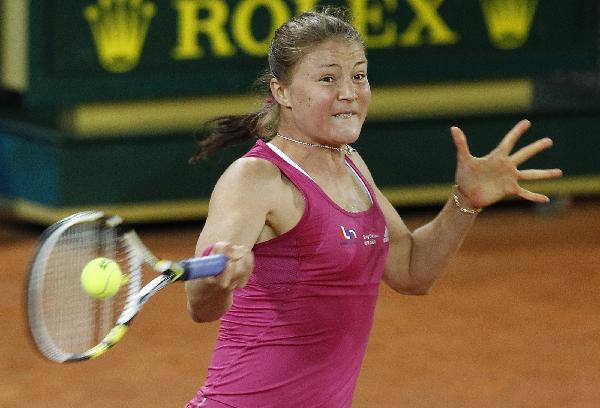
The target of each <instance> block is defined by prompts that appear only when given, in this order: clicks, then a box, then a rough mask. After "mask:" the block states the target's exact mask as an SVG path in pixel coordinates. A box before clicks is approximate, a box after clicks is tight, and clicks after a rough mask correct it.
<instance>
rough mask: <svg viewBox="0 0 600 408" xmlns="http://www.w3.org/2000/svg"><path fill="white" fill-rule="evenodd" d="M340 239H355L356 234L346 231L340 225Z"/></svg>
mask: <svg viewBox="0 0 600 408" xmlns="http://www.w3.org/2000/svg"><path fill="white" fill-rule="evenodd" d="M340 237H341V238H342V239H343V240H346V241H348V240H351V239H356V232H355V231H354V230H353V229H350V228H348V229H346V228H345V227H344V226H343V225H340Z"/></svg>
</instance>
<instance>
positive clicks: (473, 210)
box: [452, 184, 483, 214]
mask: <svg viewBox="0 0 600 408" xmlns="http://www.w3.org/2000/svg"><path fill="white" fill-rule="evenodd" d="M457 189H458V184H455V185H454V186H453V187H452V198H453V199H454V204H456V206H457V207H458V209H459V210H460V211H461V212H464V213H465V214H479V213H480V212H481V211H483V209H482V208H465V207H463V206H462V205H460V201H458V195H456V190H457Z"/></svg>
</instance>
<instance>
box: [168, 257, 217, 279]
mask: <svg viewBox="0 0 600 408" xmlns="http://www.w3.org/2000/svg"><path fill="white" fill-rule="evenodd" d="M226 263H227V257H226V256H225V255H209V256H200V257H197V258H190V259H185V260H183V261H179V262H178V264H179V265H180V266H182V267H183V269H184V272H183V276H182V277H181V280H184V281H186V280H191V279H198V278H206V277H207V276H215V275H218V274H220V273H221V272H223V269H225V264H226Z"/></svg>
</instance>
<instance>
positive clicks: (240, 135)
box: [190, 6, 364, 163]
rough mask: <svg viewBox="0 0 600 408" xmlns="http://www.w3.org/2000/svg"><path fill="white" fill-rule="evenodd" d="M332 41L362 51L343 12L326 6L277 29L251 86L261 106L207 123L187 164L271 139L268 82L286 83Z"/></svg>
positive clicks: (274, 106)
mask: <svg viewBox="0 0 600 408" xmlns="http://www.w3.org/2000/svg"><path fill="white" fill-rule="evenodd" d="M336 37H339V38H343V39H347V40H352V41H356V42H357V43H359V44H361V46H362V47H363V48H364V43H363V41H362V39H361V37H360V34H359V33H358V31H357V30H356V28H354V27H353V26H352V25H351V24H350V23H349V22H348V19H347V12H346V10H345V9H343V8H337V7H331V6H329V7H326V8H323V9H321V10H320V11H309V12H305V13H302V14H299V15H298V16H296V17H294V18H292V19H291V20H290V21H288V22H287V23H285V24H284V25H282V26H281V27H279V28H278V29H277V30H276V31H275V35H274V36H273V39H272V40H271V45H270V46H269V54H268V61H269V69H268V70H267V71H266V72H265V73H264V74H263V75H261V76H260V77H259V78H258V79H257V80H256V82H255V87H256V89H257V91H258V93H259V94H263V95H264V97H265V103H264V105H263V106H262V107H261V108H260V109H259V110H257V111H255V112H252V113H249V114H246V115H229V116H220V117H217V118H214V119H211V120H209V121H207V122H206V123H205V124H204V128H205V129H209V134H208V136H207V137H205V138H204V139H202V140H200V141H199V142H198V151H197V152H196V154H195V155H194V156H193V157H192V158H191V159H190V163H194V162H197V161H200V160H203V159H206V158H207V157H208V156H209V155H210V154H211V153H213V152H216V151H218V150H221V149H222V148H225V147H227V146H230V145H233V144H237V143H242V142H244V141H247V140H249V139H252V138H254V137H259V138H261V139H264V140H270V139H272V138H273V137H274V136H275V134H276V132H277V127H278V125H279V110H280V107H279V104H278V103H277V101H275V100H274V99H273V97H272V96H271V90H270V85H269V84H270V81H271V79H272V78H277V79H278V80H279V81H280V82H282V83H284V84H287V83H289V81H290V80H291V76H292V73H293V68H294V67H295V66H296V64H297V63H298V62H299V61H300V60H301V59H302V57H304V56H305V55H306V54H308V53H309V52H310V51H311V49H313V48H314V47H315V46H317V45H319V44H322V43H323V42H325V41H327V40H330V39H332V38H336Z"/></svg>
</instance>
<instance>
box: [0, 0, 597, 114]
mask: <svg viewBox="0 0 600 408" xmlns="http://www.w3.org/2000/svg"><path fill="white" fill-rule="evenodd" d="M327 4H332V5H339V6H344V7H346V8H347V9H348V10H349V11H350V16H351V19H352V22H353V24H354V25H355V26H356V27H357V28H358V29H359V31H360V32H361V34H362V36H363V38H364V40H365V42H366V45H367V48H368V58H369V60H370V66H369V76H370V81H371V83H372V85H374V86H386V85H397V84H405V83H419V82H425V81H427V82H433V81H453V80H472V79H486V78H510V77H513V78H514V77H524V76H536V75H544V74H548V73H552V72H555V71H562V70H572V69H590V68H593V67H594V66H595V63H596V57H597V41H598V40H597V38H598V28H597V25H598V4H597V1H596V0H570V1H564V0H347V1H318V0H237V1H233V0H69V1H66V0H28V1H26V0H24V1H13V0H5V1H4V3H3V10H2V11H3V14H4V17H5V24H4V26H3V28H2V54H3V58H2V70H1V73H2V84H3V87H4V88H7V89H11V90H14V91H17V92H20V93H22V94H23V95H24V96H25V103H26V104H27V105H28V106H30V107H35V106H66V105H72V104H78V103H86V102H94V101H109V100H134V99H152V98H162V97H179V96H199V95H223V94H240V93H245V92H247V91H248V89H249V88H250V86H251V84H252V82H253V80H254V79H255V78H256V76H257V75H258V74H259V73H260V72H261V71H263V70H264V69H266V58H265V57H266V54H267V50H268V47H269V40H270V38H271V37H272V35H273V32H274V30H275V29H276V27H278V26H279V25H281V24H282V23H283V22H285V21H286V20H288V19H289V18H290V17H291V16H293V15H295V14H297V13H300V12H302V11H305V10H309V9H313V8H315V7H318V6H323V5H327Z"/></svg>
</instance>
